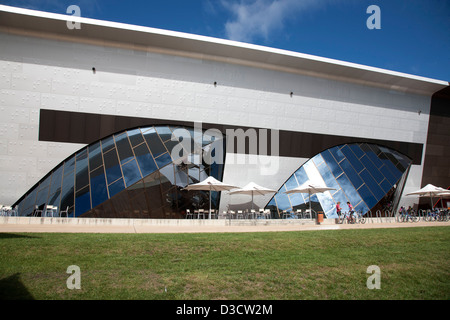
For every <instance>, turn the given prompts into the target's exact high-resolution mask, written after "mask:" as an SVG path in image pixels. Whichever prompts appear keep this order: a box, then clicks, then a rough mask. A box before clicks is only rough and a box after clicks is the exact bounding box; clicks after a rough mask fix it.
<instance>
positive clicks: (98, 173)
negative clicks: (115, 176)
mask: <svg viewBox="0 0 450 320" xmlns="http://www.w3.org/2000/svg"><path fill="white" fill-rule="evenodd" d="M91 192H92V207H93V208H95V207H96V206H98V205H99V204H101V203H103V202H104V201H106V200H108V191H107V188H106V180H105V173H104V170H103V166H102V167H99V168H98V169H95V170H94V171H92V172H91Z"/></svg>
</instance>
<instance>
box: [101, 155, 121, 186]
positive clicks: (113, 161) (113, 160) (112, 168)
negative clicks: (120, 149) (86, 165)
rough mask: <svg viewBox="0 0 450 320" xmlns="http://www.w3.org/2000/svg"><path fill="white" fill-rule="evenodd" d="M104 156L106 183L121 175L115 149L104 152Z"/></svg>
mask: <svg viewBox="0 0 450 320" xmlns="http://www.w3.org/2000/svg"><path fill="white" fill-rule="evenodd" d="M104 158H105V168H106V178H107V179H108V184H111V183H112V182H114V181H116V180H117V179H119V178H121V177H122V171H121V170H120V165H119V159H118V158H117V153H116V149H112V150H111V151H109V152H107V153H105V155H104Z"/></svg>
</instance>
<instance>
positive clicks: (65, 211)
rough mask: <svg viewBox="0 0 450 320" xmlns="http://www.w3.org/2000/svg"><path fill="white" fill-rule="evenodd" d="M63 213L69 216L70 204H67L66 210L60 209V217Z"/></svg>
mask: <svg viewBox="0 0 450 320" xmlns="http://www.w3.org/2000/svg"><path fill="white" fill-rule="evenodd" d="M63 214H65V215H66V217H67V218H68V217H69V206H67V208H66V210H60V211H59V216H60V217H62V216H63Z"/></svg>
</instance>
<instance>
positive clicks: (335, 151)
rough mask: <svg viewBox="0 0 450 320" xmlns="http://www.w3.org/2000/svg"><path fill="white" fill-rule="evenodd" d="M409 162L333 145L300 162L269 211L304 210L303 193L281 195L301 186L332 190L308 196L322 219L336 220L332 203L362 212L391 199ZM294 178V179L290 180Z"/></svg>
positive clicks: (369, 148) (361, 147) (365, 148)
mask: <svg viewBox="0 0 450 320" xmlns="http://www.w3.org/2000/svg"><path fill="white" fill-rule="evenodd" d="M410 164H411V160H410V159H409V158H407V157H405V156H403V155H401V154H399V153H398V152H396V151H394V150H391V149H388V148H385V147H378V146H376V145H372V144H367V143H362V144H348V145H341V146H335V147H332V148H330V149H328V150H325V151H323V152H321V153H320V154H318V155H316V156H314V157H313V158H311V159H310V160H309V161H307V162H306V163H304V165H303V166H301V167H300V168H299V169H298V170H297V171H296V172H294V174H293V175H292V176H291V177H290V178H289V179H288V180H287V181H286V183H285V184H284V185H283V186H282V188H280V190H279V191H278V193H277V194H275V195H274V197H273V198H272V199H271V200H270V201H269V203H268V204H267V206H266V207H267V208H269V209H271V210H278V212H280V211H282V210H296V209H301V208H305V207H306V203H307V202H308V200H309V199H308V195H307V194H301V195H300V194H290V195H289V197H287V195H286V194H285V193H284V191H285V190H290V189H293V188H295V187H297V186H301V185H302V184H304V183H312V184H318V185H325V186H328V187H330V188H334V189H335V190H332V191H329V192H328V191H327V192H324V193H317V194H315V195H312V196H311V201H312V207H313V210H315V211H317V210H322V211H324V212H325V215H326V217H328V218H336V217H337V215H336V210H335V206H336V203H337V202H338V201H339V202H341V206H342V207H343V208H344V211H345V209H346V207H347V206H346V203H347V201H349V202H350V203H351V204H352V205H353V207H354V208H355V209H356V210H358V211H361V212H362V213H366V212H367V211H369V210H375V209H376V208H378V207H380V206H382V205H383V203H386V202H387V201H389V200H388V198H389V199H390V197H392V195H393V192H391V191H392V189H393V188H395V187H396V186H397V185H398V183H399V180H400V179H401V177H402V175H403V174H404V173H405V172H406V170H407V168H408V167H409V165H410ZM294 178H295V179H294Z"/></svg>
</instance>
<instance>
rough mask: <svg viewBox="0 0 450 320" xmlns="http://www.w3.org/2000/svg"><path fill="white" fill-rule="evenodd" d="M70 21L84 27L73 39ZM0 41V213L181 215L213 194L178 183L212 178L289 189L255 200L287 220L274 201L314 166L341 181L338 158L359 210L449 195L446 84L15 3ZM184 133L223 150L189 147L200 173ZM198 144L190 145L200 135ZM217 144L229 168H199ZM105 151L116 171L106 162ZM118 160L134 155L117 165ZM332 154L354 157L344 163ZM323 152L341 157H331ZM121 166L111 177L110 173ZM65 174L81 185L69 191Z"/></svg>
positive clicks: (3, 20)
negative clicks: (425, 193) (442, 191)
mask: <svg viewBox="0 0 450 320" xmlns="http://www.w3.org/2000/svg"><path fill="white" fill-rule="evenodd" d="M68 18H70V19H71V20H76V21H78V22H79V23H80V27H81V28H80V29H70V28H68V27H67V19H68ZM0 40H1V43H2V45H1V48H0V90H1V91H0V92H1V93H0V112H1V115H2V117H1V119H0V125H1V132H2V139H1V141H0V159H1V164H2V165H1V168H0V173H1V176H2V184H1V187H0V188H1V199H0V203H2V204H9V205H18V206H19V210H20V212H21V213H22V214H23V215H29V214H32V211H30V209H32V210H34V209H35V207H36V206H38V207H41V206H42V205H50V204H53V205H56V206H58V207H59V210H62V209H66V208H67V207H69V212H70V213H71V214H73V215H75V216H86V217H88V216H112V217H122V216H127V217H128V216H129V217H158V218H161V217H166V218H180V217H182V216H183V215H182V212H184V210H185V209H187V208H188V207H189V206H192V207H194V206H195V205H198V206H201V205H202V204H201V203H202V201H203V200H201V199H202V198H203V197H204V194H202V193H199V194H184V193H183V191H182V190H181V189H182V188H183V185H184V182H183V183H181V184H178V183H177V178H176V176H177V174H178V178H179V179H180V181H186V183H187V182H188V181H189V182H193V181H196V180H198V179H201V178H202V177H203V176H204V175H213V176H216V177H217V178H219V180H222V181H223V182H226V183H230V184H233V185H238V186H244V185H245V184H247V183H248V182H250V181H253V182H256V183H258V184H260V185H263V186H265V187H268V188H271V189H275V190H280V191H279V192H278V193H277V194H276V195H275V196H273V195H267V196H261V197H256V198H255V199H254V200H253V201H254V205H255V206H257V207H260V208H263V207H271V208H272V209H273V210H275V211H277V212H279V210H285V209H284V207H286V208H291V209H293V208H294V207H295V206H296V205H300V202H298V201H297V202H298V203H297V202H295V201H294V202H295V203H294V202H292V201H291V202H289V207H288V206H285V205H281V206H279V205H278V203H277V202H276V201H274V200H273V199H278V198H279V199H280V203H282V202H283V201H281V198H283V197H284V196H283V195H281V193H282V191H281V190H282V189H283V188H284V189H283V190H285V189H286V188H287V185H288V184H289V183H290V182H292V177H297V176H298V175H299V173H300V172H302V170H304V169H305V168H307V167H308V166H310V165H311V164H314V167H315V170H316V171H319V172H320V170H322V169H320V165H322V164H324V165H326V166H327V170H328V171H329V172H330V173H333V170H338V169H337V167H336V168H331V165H330V163H332V161H336V160H337V163H338V166H339V167H340V168H341V170H342V171H343V173H345V176H346V177H348V180H349V182H350V184H348V183H347V185H349V186H351V188H353V189H355V190H356V191H357V193H358V195H359V197H360V198H361V199H360V201H359V202H358V204H359V203H361V208H364V210H366V209H372V208H374V207H375V206H376V205H380V201H381V200H383V199H384V197H385V196H386V195H387V194H388V193H392V191H393V190H392V187H394V186H395V188H396V190H399V191H397V192H394V193H395V194H397V198H396V199H397V200H396V201H397V203H398V204H401V205H413V204H414V203H418V202H419V199H418V198H414V197H404V196H403V195H404V194H406V193H408V192H409V191H413V190H415V189H418V188H420V187H422V186H423V185H424V184H425V183H434V184H436V185H439V186H441V187H444V188H447V187H449V186H450V178H449V177H450V165H449V164H448V161H446V159H448V157H447V156H448V154H447V153H448V152H449V150H450V148H449V141H450V139H449V138H450V135H449V131H448V125H449V112H448V110H449V94H448V92H449V90H448V85H449V84H448V82H445V81H440V80H434V79H428V78H423V77H418V76H412V75H407V74H402V73H398V72H392V71H387V70H382V69H377V68H372V67H366V66H361V65H356V64H351V63H346V62H341V61H336V60H331V59H326V58H320V57H315V56H310V55H304V54H300V53H295V52H289V51H283V50H278V49H272V48H266V47H260V46H255V45H249V44H243V43H238V42H233V41H227V40H220V39H214V38H208V37H202V36H196V35H189V34H183V33H177V32H170V31H163V30H157V29H152V28H145V27H139V26H131V25H124V24H120V23H112V22H106V21H98V20H92V19H86V18H77V17H68V16H65V15H58V14H49V13H43V12H37V11H31V10H25V9H18V8H12V7H7V6H0ZM177 128H178V129H183V130H185V131H187V132H197V134H198V133H200V136H202V137H210V136H211V137H212V136H214V137H215V138H214V139H212V138H211V139H206V140H207V142H206V143H203V140H202V141H201V143H200V142H199V140H197V143H199V146H200V149H196V150H197V151H195V150H194V149H195V148H194V149H191V150H186V151H187V152H186V157H187V158H184V160H186V159H189V157H191V160H192V161H184V160H183V161H181V162H179V159H178V158H177V157H176V156H174V153H173V148H174V146H175V145H177V144H178V143H182V139H180V138H179V137H178V138H175V140H176V139H178V142H177V141H175V140H172V137H171V138H170V139H169V136H170V135H171V133H172V134H173V133H174V130H175V129H177ZM192 128H194V129H192ZM195 128H197V129H195ZM160 131H161V132H165V133H160ZM150 132H151V133H152V134H150ZM220 136H221V137H222V138H223V141H222V139H221V137H220ZM150 137H151V138H150ZM121 138H122V139H121ZM191 138H192V141H196V137H195V134H194V133H193V135H192V136H191ZM216 138H217V139H216ZM137 141H139V143H138V142H137ZM208 141H209V142H208ZM213 141H216V143H217V146H218V145H220V146H221V147H220V148H217V149H220V150H222V151H223V152H224V153H223V155H222V156H217V155H214V156H215V158H216V160H217V159H221V160H220V161H217V165H212V164H211V163H206V162H205V159H201V160H193V158H195V157H197V156H200V157H201V156H202V155H204V154H205V153H207V152H209V151H208V150H209V149H208V146H209V148H211V145H210V144H211V143H213ZM219 141H221V142H220V143H219ZM105 144H106V146H107V148H111V149H105V148H104V145H105ZM191 145H195V143H194V144H191ZM154 148H155V150H154ZM158 148H160V149H161V150H163V151H164V152H163V153H161V154H159V151H157V150H159V149H158ZM112 149H114V152H115V155H116V157H117V159H116V158H114V159H113V160H111V159H112V158H111V154H112V153H111V151H110V150H112ZM121 149H123V150H125V149H126V150H127V151H123V154H125V155H124V157H125V158H124V159H122V158H121V157H122V155H121V152H122V151H121ZM336 149H339V150H338V151H337V150H336ZM349 150H350V151H349ZM374 150H375V151H374ZM108 151H109V154H108ZM333 151H336V152H335V154H333ZM338 152H343V153H344V154H345V156H344V158H345V159H344V158H342V159H340V160H339V159H337V158H336V157H338V155H337V154H338ZM163 154H166V156H165V157H166V158H165V159H164V161H162V160H163V158H161V159H159V161H160V163H158V158H159V157H161V156H163ZM328 154H332V155H333V157H334V158H330V159H331V160H330V159H328V160H327V159H326V156H327V155H328ZM91 155H92V159H91ZM126 155H128V156H129V157H128V158H127V156H126ZM373 155H375V157H377V159H379V160H380V161H382V160H384V159H386V158H387V159H388V161H389V164H386V165H385V167H386V168H387V167H388V166H389V167H391V169H392V166H394V167H395V168H397V169H398V170H399V173H397V172H396V173H395V180H396V181H393V178H391V175H394V173H393V172H392V171H393V169H392V170H390V169H386V170H385V169H384V167H383V166H382V165H381V166H378V167H376V170H375V169H373V170H372V169H371V168H372V167H373V166H374V165H375V166H376V162H377V160H376V159H375V158H373V159H372V160H370V162H369V161H367V159H369V158H370V157H372V156H373ZM317 158H322V160H323V161H322V162H323V163H322V162H321V163H320V164H318V163H316V162H315V161H316V160H317ZM142 159H146V160H145V161H144V162H142V161H141V160H142ZM314 159H316V160H314ZM91 160H92V164H91ZM123 160H124V161H125V162H122V161H123ZM206 160H207V159H206ZM72 161H73V162H74V167H73V168H71V167H70V165H71V162H72ZM109 161H113V162H114V161H116V162H114V163H115V164H116V165H110V164H111V163H113V162H109ZM340 161H343V162H340ZM347 162H348V164H349V165H348V166H347ZM77 163H78V164H79V166H77ZM359 164H360V165H361V167H360V168H359V169H358V168H355V166H358V165H359ZM180 165H181V166H184V167H183V168H182V169H181V170H180V169H179V168H180ZM66 166H67V169H68V170H69V171H66ZM114 166H116V174H117V175H116V176H114V174H113V173H111V171H110V172H108V170H109V169H110V168H113V167H114ZM342 166H344V167H342ZM70 168H71V169H73V170H71V169H70ZM77 168H78V169H79V171H77ZM168 168H171V169H170V170H171V171H170V173H166V171H167V172H169V171H168ZM302 168H303V169H302ZM324 168H325V167H324ZM399 168H401V169H399ZM112 171H113V172H114V169H112ZM119 171H120V174H119ZM350 171H352V172H353V171H357V172H356V173H355V174H352V173H349V172H350ZM64 172H66V173H67V174H69V175H72V176H73V177H72V176H70V177H71V178H69V179H68V180H66V179H65V178H66V175H65V174H64ZM200 172H202V173H200ZM324 172H326V171H324ZM135 174H136V175H135ZM378 174H381V175H382V176H383V179H381V175H380V176H378ZM109 175H111V176H109ZM321 176H322V180H323V181H324V182H326V183H327V181H326V180H325V179H323V175H321ZM350 176H352V178H354V179H355V181H356V180H357V179H358V178H359V180H360V182H361V183H360V184H359V185H357V186H356V185H355V183H356V182H355V181H351V179H350ZM183 177H185V178H186V180H183ZM113 178H115V179H113ZM70 179H71V180H70ZM111 179H112V180H111ZM295 179H297V178H295ZM378 179H381V180H378ZM69 180H70V181H71V182H70V183H68V182H67V181H69ZM333 180H334V182H335V183H338V186H339V189H338V191H339V190H341V191H342V193H343V194H344V196H343V197H341V198H340V199H349V197H350V196H349V195H348V194H350V193H351V190H352V189H351V188H349V187H346V186H345V185H344V182H343V184H342V185H341V184H340V181H341V180H344V178H339V175H338V176H334V178H333ZM391 180H392V181H391ZM54 181H57V182H55V183H56V184H54ZM120 181H121V182H120ZM295 181H296V182H297V183H300V180H295ZM301 181H304V180H301ZM330 181H331V180H330ZM383 181H388V182H389V188H388V186H387V184H386V183H387V182H383ZM65 183H68V184H65ZM113 183H117V185H120V187H118V188H114V187H115V185H113ZM121 183H122V184H121ZM358 183H359V182H358ZM155 185H157V187H154V186H155ZM335 186H336V185H335ZM398 186H401V188H398ZM166 187H167V189H165V188H166ZM58 188H59V189H58ZM71 188H72V189H73V190H72V189H71ZM155 188H156V189H158V191H155V190H156V189H155ZM67 189H69V190H72V191H70V192H66V193H64V192H63V191H64V190H65V191H67ZM344 189H345V190H344ZM388 189H389V190H388ZM400 189H401V190H400ZM42 190H44V191H42ZM136 190H137V191H136ZM168 190H169V191H170V192H166V191H168ZM387 190H388V191H387ZM380 192H383V193H384V195H383V194H381V193H380ZM44 194H45V195H44ZM65 195H70V196H69V197H68V198H67V197H66V198H65V199H66V200H64V201H65V202H64V201H63V198H64V196H65ZM302 197H303V200H302V201H303V202H302V203H304V202H305V201H306V200H307V199H305V198H304V196H302ZM44 198H45V199H44ZM77 199H78V200H77ZM133 199H136V200H137V201H132V200H133ZM158 199H159V200H158ZM174 199H175V200H174ZM183 199H184V200H183ZM192 199H196V200H195V201H193V200H192ZM327 199H328V200H323V203H322V202H321V201H320V200H319V199H317V201H316V202H317V203H318V204H319V205H320V207H321V209H323V210H324V211H325V212H329V213H330V215H331V211H330V210H327V209H326V208H328V207H327V206H328V205H327V204H325V203H331V202H330V201H336V200H335V198H334V197H333V195H330V197H328V198H327ZM336 199H337V197H336ZM385 200H386V199H385ZM158 201H159V202H158ZM249 201H250V200H249V198H248V197H246V196H238V195H233V196H230V195H229V194H228V193H227V192H222V193H220V194H216V195H215V200H214V203H215V208H217V209H219V210H226V209H230V208H238V207H241V208H242V207H245V206H249V205H250V202H249ZM383 201H384V200H383ZM194 202H195V203H194ZM130 203H133V204H136V205H133V206H131V207H130V206H129V204H130ZM363 203H364V206H363V205H362V204H363ZM373 203H375V205H374V206H372V204H373ZM358 204H357V203H355V205H358ZM121 206H122V207H121ZM325 207H326V208H325ZM136 208H138V209H136Z"/></svg>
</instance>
